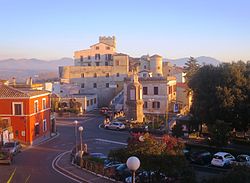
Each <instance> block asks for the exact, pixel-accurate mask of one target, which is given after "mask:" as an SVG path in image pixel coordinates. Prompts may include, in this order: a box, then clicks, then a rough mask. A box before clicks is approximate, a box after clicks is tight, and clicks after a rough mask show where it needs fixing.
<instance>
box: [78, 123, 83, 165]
mask: <svg viewBox="0 0 250 183" xmlns="http://www.w3.org/2000/svg"><path fill="white" fill-rule="evenodd" d="M78 130H79V132H80V144H81V152H80V166H81V167H82V155H83V148H82V132H83V127H82V126H79V128H78Z"/></svg>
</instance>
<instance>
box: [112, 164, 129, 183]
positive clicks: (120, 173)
mask: <svg viewBox="0 0 250 183" xmlns="http://www.w3.org/2000/svg"><path fill="white" fill-rule="evenodd" d="M129 176H131V171H130V170H129V169H128V167H127V165H126V164H124V163H123V164H121V165H120V166H118V167H117V168H116V169H115V177H114V178H115V179H116V180H119V181H125V179H126V178H127V177H129Z"/></svg>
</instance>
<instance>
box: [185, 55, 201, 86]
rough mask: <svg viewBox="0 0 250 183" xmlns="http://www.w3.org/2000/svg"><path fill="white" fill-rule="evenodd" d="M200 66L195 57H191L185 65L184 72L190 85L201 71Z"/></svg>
mask: <svg viewBox="0 0 250 183" xmlns="http://www.w3.org/2000/svg"><path fill="white" fill-rule="evenodd" d="M199 68H200V65H199V64H198V62H197V60H196V59H195V58H194V57H190V58H189V59H188V61H187V62H186V63H185V66H184V72H185V73H186V76H185V79H186V82H187V83H188V82H189V80H190V79H191V78H192V76H193V75H194V74H195V73H196V72H197V71H198V70H199Z"/></svg>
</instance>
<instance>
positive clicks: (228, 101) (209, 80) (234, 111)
mask: <svg viewBox="0 0 250 183" xmlns="http://www.w3.org/2000/svg"><path fill="white" fill-rule="evenodd" d="M249 67H250V66H249V64H248V63H247V64H246V63H244V62H241V61H239V62H237V63H234V62H233V63H223V64H221V65H220V66H217V67H216V66H212V65H204V66H203V67H201V68H200V69H199V70H198V71H197V72H196V73H195V74H194V75H193V76H192V77H191V78H190V80H189V82H188V85H189V87H190V88H191V89H192V91H193V103H192V106H191V113H192V115H193V116H194V118H195V119H196V120H197V121H203V122H205V123H206V124H207V125H208V126H209V125H210V126H211V125H213V124H214V123H215V121H216V120H222V121H224V122H225V123H228V124H229V125H231V127H233V128H237V129H239V130H244V131H246V130H247V126H248V125H249V124H250V119H249V117H248V116H249V115H250V110H249V104H250V94H249V93H250V87H249V84H250V82H249V79H250V76H249V73H250V71H249Z"/></svg>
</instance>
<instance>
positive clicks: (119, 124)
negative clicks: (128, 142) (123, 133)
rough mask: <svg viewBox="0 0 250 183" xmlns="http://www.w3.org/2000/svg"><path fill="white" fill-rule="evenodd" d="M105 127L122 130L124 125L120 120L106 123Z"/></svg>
mask: <svg viewBox="0 0 250 183" xmlns="http://www.w3.org/2000/svg"><path fill="white" fill-rule="evenodd" d="M105 128H107V129H113V130H123V129H125V128H126V127H125V125H124V124H123V123H122V122H112V123H110V124H106V125H105Z"/></svg>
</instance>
